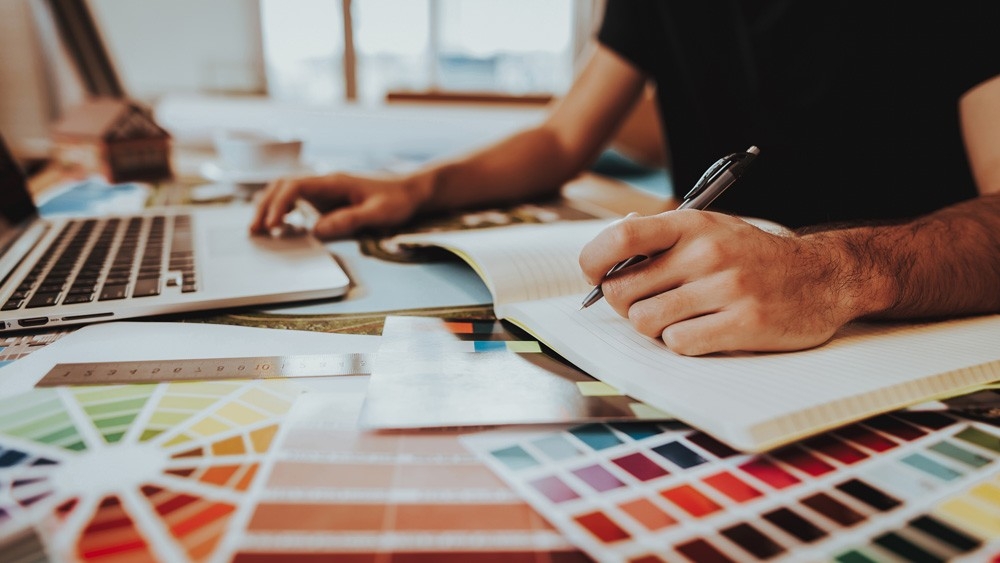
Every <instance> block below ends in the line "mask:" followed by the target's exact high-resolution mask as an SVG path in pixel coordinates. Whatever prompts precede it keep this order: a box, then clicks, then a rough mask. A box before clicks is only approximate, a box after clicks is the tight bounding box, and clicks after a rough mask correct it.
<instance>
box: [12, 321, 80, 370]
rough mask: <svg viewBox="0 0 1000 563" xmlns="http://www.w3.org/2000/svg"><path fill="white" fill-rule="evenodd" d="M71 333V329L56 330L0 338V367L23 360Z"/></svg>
mask: <svg viewBox="0 0 1000 563" xmlns="http://www.w3.org/2000/svg"><path fill="white" fill-rule="evenodd" d="M70 332H71V330H70V329H56V330H51V331H48V332H45V333H37V334H20V335H13V336H0V367H3V366H5V365H7V364H9V363H12V362H14V360H17V359H20V358H23V357H25V356H27V355H28V354H30V353H32V352H34V351H35V350H38V349H40V348H42V347H44V346H46V345H48V344H51V343H53V342H55V341H56V340H59V338H60V337H62V336H64V335H66V334H69V333H70Z"/></svg>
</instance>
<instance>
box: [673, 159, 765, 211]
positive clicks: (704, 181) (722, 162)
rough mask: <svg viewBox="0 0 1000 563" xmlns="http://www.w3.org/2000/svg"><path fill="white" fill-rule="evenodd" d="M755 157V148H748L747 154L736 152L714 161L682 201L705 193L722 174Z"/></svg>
mask: <svg viewBox="0 0 1000 563" xmlns="http://www.w3.org/2000/svg"><path fill="white" fill-rule="evenodd" d="M755 156H757V147H750V149H749V150H748V151H747V152H736V153H733V154H730V155H727V156H724V157H722V158H720V159H719V160H716V161H715V163H713V164H712V165H711V166H709V167H708V170H706V171H705V173H704V174H702V175H701V178H698V181H697V182H695V183H694V187H693V188H691V190H690V191H689V192H688V193H687V194H685V195H684V200H685V201H687V200H689V199H691V198H693V197H695V196H697V195H698V194H700V193H701V192H703V191H705V188H707V187H708V186H709V185H711V184H712V182H713V181H715V179H716V178H718V177H719V176H720V175H721V174H722V173H723V172H725V171H726V170H729V169H730V168H732V167H733V166H734V165H736V163H738V162H740V161H742V160H745V159H748V158H753V157H755Z"/></svg>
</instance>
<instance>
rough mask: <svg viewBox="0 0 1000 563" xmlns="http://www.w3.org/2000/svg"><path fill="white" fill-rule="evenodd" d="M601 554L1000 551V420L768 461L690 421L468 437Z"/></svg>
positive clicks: (845, 436) (857, 430) (933, 418)
mask: <svg viewBox="0 0 1000 563" xmlns="http://www.w3.org/2000/svg"><path fill="white" fill-rule="evenodd" d="M463 443H465V444H466V445H467V446H469V447H470V448H471V449H472V450H474V451H476V452H477V454H478V455H479V456H480V457H481V459H483V460H484V461H485V462H486V463H487V464H488V465H489V466H490V467H491V468H493V470H494V471H496V472H497V474H498V475H499V476H501V477H503V478H504V479H505V480H506V481H507V482H508V483H510V484H511V485H512V486H513V487H514V488H515V489H516V490H517V491H519V492H520V493H521V494H522V495H523V496H524V498H526V499H527V500H528V501H529V502H530V503H531V504H532V505H533V506H534V507H535V508H536V509H537V510H538V511H539V512H541V513H542V514H544V515H545V516H546V518H548V519H549V521H551V522H552V523H553V524H554V525H555V526H556V527H557V528H559V529H560V530H561V531H562V532H563V533H564V534H565V535H566V537H567V538H569V539H570V540H571V541H573V542H574V543H575V544H576V545H578V546H579V547H581V548H582V549H583V550H584V551H586V552H587V553H588V554H589V555H590V556H592V557H593V558H594V559H596V560H599V561H602V562H603V561H629V562H638V561H643V562H653V561H685V560H687V561H695V562H700V561H765V560H766V561H778V560H795V561H800V560H804V561H824V560H830V561H841V562H844V563H855V562H859V563H864V562H877V561H947V560H952V559H955V558H961V557H967V558H969V559H970V560H983V559H984V558H987V556H993V555H995V554H997V553H1000V463H998V461H1000V429H998V428H995V427H993V426H989V425H985V424H982V423H980V422H976V421H972V420H967V419H963V418H959V417H957V416H952V415H949V414H944V413H939V412H899V413H894V414H892V415H883V416H879V417H876V418H873V419H870V420H866V421H864V422H862V423H857V424H853V425H851V426H847V427H845V428H841V429H838V430H837V431H834V432H831V433H828V434H823V435H820V436H817V437H814V438H811V439H808V440H805V441H802V442H799V443H796V444H793V445H790V446H787V447H784V448H781V449H778V450H775V451H771V452H768V453H767V454H761V455H745V454H740V453H738V452H736V451H734V450H732V449H730V448H729V447H728V446H726V445H725V444H723V443H721V442H719V441H717V440H715V439H714V438H712V437H711V436H709V435H707V434H704V433H702V432H699V431H696V430H692V429H690V428H687V427H685V426H683V425H680V424H677V423H613V424H603V423H602V424H597V423H595V424H586V425H580V426H566V427H557V428H553V427H540V428H538V429H522V430H517V429H506V430H498V431H492V432H484V433H480V434H476V435H471V436H468V437H465V438H463Z"/></svg>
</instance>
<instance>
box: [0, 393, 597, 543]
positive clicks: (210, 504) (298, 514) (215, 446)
mask: <svg viewBox="0 0 1000 563" xmlns="http://www.w3.org/2000/svg"><path fill="white" fill-rule="evenodd" d="M308 383H309V384H310V389H317V388H322V389H323V391H308V392H303V388H302V386H300V385H298V384H297V383H294V382H290V381H280V380H258V381H232V380H229V381H224V382H212V381H208V382H195V383H172V384H167V383H161V384H153V385H122V386H94V387H82V388H47V389H36V390H33V391H30V392H27V393H24V394H21V395H18V396H15V397H11V398H7V399H3V400H0V561H22V560H23V561H39V560H54V561H75V560H98V561H123V562H125V561H127V562H133V561H218V562H222V561H234V560H235V561H240V562H244V563H245V562H258V561H262V562H263V561H288V560H290V559H294V560H296V561H301V560H317V561H329V560H336V561H352V562H354V561H356V562H367V561H370V562H379V563H391V562H393V561H406V562H420V561H428V562H430V561H435V562H437V561H443V562H446V563H447V562H449V561H456V562H457V561H468V560H476V559H479V558H482V557H487V556H491V557H499V558H501V559H503V560H504V561H508V560H509V561H514V562H518V561H524V562H526V563H528V562H531V563H546V562H550V561H552V562H555V561H558V562H560V563H562V562H574V561H580V562H581V563H582V562H584V561H586V560H587V558H586V556H585V555H584V554H583V553H582V552H580V551H578V550H577V549H576V548H574V547H573V546H572V544H570V543H569V542H567V541H566V540H565V539H564V538H563V537H562V535H561V534H560V533H559V532H558V531H557V530H556V529H555V528H553V527H552V526H551V525H550V524H549V523H547V522H546V521H545V520H544V519H543V518H542V517H541V516H540V515H538V514H537V513H536V512H535V511H534V510H533V509H532V508H531V507H530V505H528V504H527V503H525V502H524V501H523V500H521V498H520V497H519V496H518V495H517V494H516V493H515V492H514V491H512V490H511V489H510V488H509V487H508V486H507V485H506V484H505V483H504V482H503V481H502V480H500V479H499V478H497V477H496V476H495V475H494V474H493V472H492V471H490V470H489V468H487V467H485V466H484V465H483V464H482V463H481V462H479V460H478V459H477V458H476V457H475V456H474V455H472V454H471V453H469V452H468V451H466V450H465V449H464V448H463V447H462V446H461V444H460V443H459V441H458V440H459V437H460V436H461V435H462V434H461V433H460V432H456V431H409V432H395V433H377V432H374V433H366V432H361V431H359V430H357V428H356V427H355V420H356V419H357V415H358V412H359V411H360V409H361V404H362V401H363V400H364V393H365V384H366V378H364V377H340V378H329V379H324V380H318V379H311V380H309V381H308Z"/></svg>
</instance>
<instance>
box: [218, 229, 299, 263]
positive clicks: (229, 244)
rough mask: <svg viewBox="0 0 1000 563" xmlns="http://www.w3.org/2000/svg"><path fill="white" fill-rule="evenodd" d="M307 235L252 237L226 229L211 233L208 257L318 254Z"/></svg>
mask: <svg viewBox="0 0 1000 563" xmlns="http://www.w3.org/2000/svg"><path fill="white" fill-rule="evenodd" d="M310 242H311V241H310V240H309V238H308V236H307V235H302V236H296V237H285V238H271V237H262V236H257V237H252V236H250V235H248V234H246V233H245V232H241V231H234V230H232V229H225V228H213V229H211V230H210V231H209V237H208V255H209V257H211V258H234V257H237V256H244V255H250V254H261V253H265V254H266V253H271V252H274V253H279V252H280V253H288V252H295V251H300V252H308V253H314V252H316V248H315V247H314V246H313V245H312V244H310Z"/></svg>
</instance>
